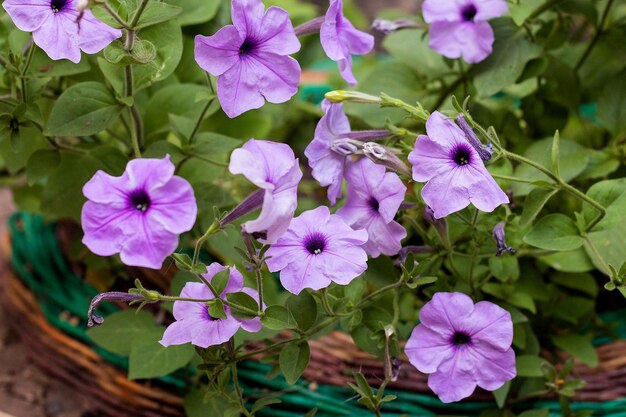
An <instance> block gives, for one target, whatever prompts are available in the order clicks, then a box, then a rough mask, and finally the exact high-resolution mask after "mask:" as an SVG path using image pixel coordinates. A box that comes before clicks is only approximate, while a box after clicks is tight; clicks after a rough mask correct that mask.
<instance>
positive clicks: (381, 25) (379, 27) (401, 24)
mask: <svg viewBox="0 0 626 417" xmlns="http://www.w3.org/2000/svg"><path fill="white" fill-rule="evenodd" d="M416 27H419V25H418V24H417V23H416V22H413V21H411V20H408V19H397V20H385V19H376V20H374V22H373V23H372V29H374V30H376V31H378V32H381V33H384V34H385V35H389V34H390V33H391V32H395V31H397V30H400V29H406V28H416Z"/></svg>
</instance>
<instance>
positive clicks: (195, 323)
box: [159, 263, 262, 348]
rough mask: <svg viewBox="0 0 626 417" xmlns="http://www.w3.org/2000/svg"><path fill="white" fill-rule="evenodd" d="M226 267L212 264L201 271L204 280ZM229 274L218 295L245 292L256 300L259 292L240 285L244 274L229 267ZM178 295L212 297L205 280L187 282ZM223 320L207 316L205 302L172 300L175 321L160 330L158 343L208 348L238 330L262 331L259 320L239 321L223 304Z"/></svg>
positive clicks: (199, 298)
mask: <svg viewBox="0 0 626 417" xmlns="http://www.w3.org/2000/svg"><path fill="white" fill-rule="evenodd" d="M225 269H226V267H224V266H222V265H220V264H218V263H212V264H211V265H209V266H208V268H207V273H206V274H202V276H203V277H204V278H206V280H207V281H209V282H211V280H212V279H213V277H214V276H215V275H216V274H217V273H219V272H221V271H224V270H225ZM229 269H230V276H229V279H228V283H227V284H226V287H225V288H224V290H223V291H222V293H221V294H220V298H221V299H223V300H226V295H227V294H229V293H233V292H245V293H246V294H248V295H249V296H251V297H252V298H254V299H255V300H257V301H258V300H259V293H258V292H256V291H255V290H253V289H251V288H246V287H244V286H243V276H242V275H241V273H240V272H239V271H238V270H237V269H236V268H235V267H229ZM180 297H181V298H190V299H195V300H213V299H214V298H215V296H214V294H213V293H212V292H211V290H210V289H209V287H208V286H207V285H206V284H204V283H199V282H188V283H187V284H185V287H184V288H183V290H182V291H181V293H180ZM224 312H225V313H226V318H225V319H215V318H213V317H211V316H210V315H209V309H208V305H207V303H206V302H201V301H198V302H195V301H176V302H174V318H175V319H176V321H175V322H174V323H172V324H170V325H169V326H168V328H167V329H165V333H163V339H161V341H160V342H159V343H161V344H162V345H163V346H165V347H167V346H171V345H183V344H185V343H191V344H193V345H195V346H199V347H202V348H207V347H209V346H215V345H220V344H222V343H225V342H228V341H229V340H230V338H231V337H233V336H234V335H235V333H237V330H239V329H244V330H245V331H247V332H253V333H255V332H258V331H259V330H261V327H262V326H261V319H260V318H258V317H256V318H254V319H250V320H240V319H237V318H235V317H233V315H232V314H231V312H230V309H229V308H228V306H224Z"/></svg>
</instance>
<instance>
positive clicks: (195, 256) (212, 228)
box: [192, 219, 221, 266]
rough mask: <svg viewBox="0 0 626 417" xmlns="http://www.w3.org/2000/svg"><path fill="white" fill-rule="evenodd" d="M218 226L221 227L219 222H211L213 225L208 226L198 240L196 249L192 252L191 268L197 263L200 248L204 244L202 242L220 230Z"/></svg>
mask: <svg viewBox="0 0 626 417" xmlns="http://www.w3.org/2000/svg"><path fill="white" fill-rule="evenodd" d="M220 226H221V225H220V222H219V220H217V219H216V220H215V221H214V222H213V224H211V226H209V228H208V229H207V231H206V233H205V234H204V235H202V236H201V237H200V239H198V241H197V242H196V247H195V249H194V251H193V261H192V265H193V266H195V265H196V264H197V263H198V257H199V256H200V249H201V248H202V245H203V244H204V242H206V241H207V240H208V239H209V238H210V237H211V235H213V234H215V233H217V232H218V231H219V230H220Z"/></svg>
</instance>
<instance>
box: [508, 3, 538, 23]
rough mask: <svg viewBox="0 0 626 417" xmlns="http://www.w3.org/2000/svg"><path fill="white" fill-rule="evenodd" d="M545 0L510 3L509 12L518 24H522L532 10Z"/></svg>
mask: <svg viewBox="0 0 626 417" xmlns="http://www.w3.org/2000/svg"><path fill="white" fill-rule="evenodd" d="M543 3H544V0H523V1H520V2H517V3H510V4H509V14H510V15H511V18H512V19H513V21H514V22H515V24H516V25H517V26H522V25H523V24H524V22H525V21H526V19H527V18H528V17H529V16H530V15H531V14H532V12H533V11H534V10H535V9H537V7H539V6H541V5H542V4H543Z"/></svg>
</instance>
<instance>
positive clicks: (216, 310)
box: [208, 298, 227, 319]
mask: <svg viewBox="0 0 626 417" xmlns="http://www.w3.org/2000/svg"><path fill="white" fill-rule="evenodd" d="M208 311H209V316H211V317H213V318H214V319H225V318H227V317H226V311H225V310H224V302H223V301H222V300H221V299H220V298H216V299H215V300H214V301H213V302H212V303H211V304H210V305H209V308H208Z"/></svg>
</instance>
